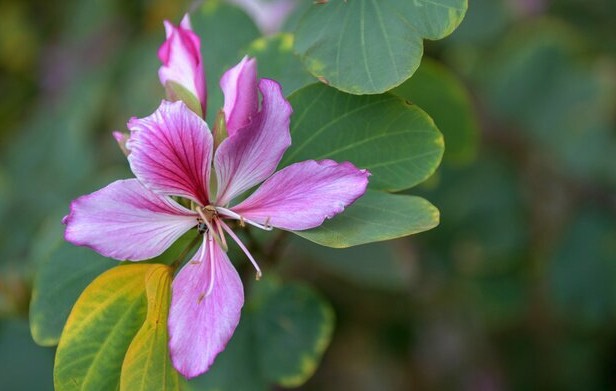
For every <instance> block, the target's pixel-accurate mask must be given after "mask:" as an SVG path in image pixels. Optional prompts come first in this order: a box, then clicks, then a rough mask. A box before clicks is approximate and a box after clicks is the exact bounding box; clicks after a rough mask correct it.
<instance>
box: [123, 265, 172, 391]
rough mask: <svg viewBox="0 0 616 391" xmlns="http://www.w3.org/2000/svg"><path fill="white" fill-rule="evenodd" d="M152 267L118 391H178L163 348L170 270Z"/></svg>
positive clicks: (162, 266) (166, 351)
mask: <svg viewBox="0 0 616 391" xmlns="http://www.w3.org/2000/svg"><path fill="white" fill-rule="evenodd" d="M152 266H153V267H152V268H150V269H149V270H148V272H147V274H146V276H145V290H146V296H147V300H148V312H147V316H146V319H145V322H144V323H143V326H142V327H141V329H140V330H139V332H138V333H137V335H136V336H135V338H134V339H133V342H131V344H130V346H129V348H128V352H126V356H125V357H124V363H123V364H122V375H121V378H120V391H140V390H143V391H148V390H179V389H180V386H179V377H178V373H177V372H176V371H175V369H173V367H172V366H171V361H170V359H169V349H168V344H167V341H168V332H167V315H168V314H169V304H170V301H171V294H170V289H171V277H172V269H171V268H170V267H169V266H166V265H160V264H157V265H152Z"/></svg>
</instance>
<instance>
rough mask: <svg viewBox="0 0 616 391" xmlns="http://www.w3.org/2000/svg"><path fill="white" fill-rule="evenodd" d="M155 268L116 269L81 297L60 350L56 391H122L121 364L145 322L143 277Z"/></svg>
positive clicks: (74, 308) (69, 321)
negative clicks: (120, 384)
mask: <svg viewBox="0 0 616 391" xmlns="http://www.w3.org/2000/svg"><path fill="white" fill-rule="evenodd" d="M155 267H159V265H150V264H129V265H122V266H118V267H115V268H113V269H111V270H108V271H107V272H105V273H103V274H102V275H100V276H99V277H98V278H96V279H95V280H94V281H93V282H92V283H91V284H90V285H89V286H88V287H87V288H86V289H85V290H84V291H83V293H82V294H81V296H80V297H79V299H78V300H77V302H76V303H75V306H74V307H73V310H72V311H71V314H70V315H69V317H68V320H67V322H66V326H65V327H64V331H63V332H62V337H61V338H60V343H59V344H58V350H57V352H56V361H55V367H54V385H55V389H56V390H57V391H66V390H88V391H95V390H101V391H108V390H115V389H118V387H119V382H120V371H121V368H122V361H123V359H124V356H125V354H126V351H127V350H128V347H129V345H130V344H131V341H132V340H133V338H134V337H135V334H136V333H137V331H138V330H139V329H140V328H141V326H142V325H143V322H144V320H145V317H146V297H145V276H146V275H147V274H148V272H149V271H150V269H151V268H155Z"/></svg>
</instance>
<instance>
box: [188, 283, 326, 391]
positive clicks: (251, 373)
mask: <svg viewBox="0 0 616 391" xmlns="http://www.w3.org/2000/svg"><path fill="white" fill-rule="evenodd" d="M333 323H334V315H333V310H332V309H331V307H330V305H329V304H328V303H327V302H326V301H324V300H323V299H322V298H321V296H320V295H318V294H317V293H315V292H314V291H313V290H312V289H310V288H308V287H307V286H304V285H301V284H282V283H280V282H278V281H277V280H274V279H272V278H265V279H263V280H261V281H259V282H257V283H255V285H254V290H253V292H251V295H250V297H249V299H248V300H247V302H246V306H245V310H244V313H243V314H242V320H241V322H240V325H239V326H238V328H237V330H236V331H235V334H234V335H233V338H232V339H231V341H230V342H229V344H228V345H227V348H226V349H225V350H224V351H223V352H222V353H221V354H220V355H219V356H218V357H217V358H216V361H215V362H214V365H213V366H212V367H211V368H210V370H209V371H208V372H207V373H206V374H204V375H203V376H201V377H198V378H196V379H194V380H192V381H191V382H190V383H189V387H190V388H191V389H194V390H221V391H226V390H229V391H257V390H266V389H268V385H271V384H278V385H281V386H285V387H297V386H299V385H301V384H303V383H304V382H305V381H306V380H307V379H308V378H309V377H310V376H312V374H313V373H314V371H315V369H316V368H317V366H318V363H319V361H320V360H321V357H322V355H323V353H324V351H325V349H326V348H327V346H328V345H329V341H330V339H331V336H332V331H333ZM238 373H239V374H241V376H238Z"/></svg>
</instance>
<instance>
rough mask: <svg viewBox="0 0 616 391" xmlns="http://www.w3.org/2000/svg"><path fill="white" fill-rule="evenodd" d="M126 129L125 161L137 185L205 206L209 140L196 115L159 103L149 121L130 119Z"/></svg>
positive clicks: (176, 104) (181, 106)
mask: <svg viewBox="0 0 616 391" xmlns="http://www.w3.org/2000/svg"><path fill="white" fill-rule="evenodd" d="M128 128H129V129H130V130H131V136H130V139H129V140H128V142H127V144H126V146H127V147H128V149H129V150H130V152H131V153H130V155H128V161H129V163H130V167H131V169H132V170H133V173H134V174H135V176H136V177H137V179H139V180H140V181H141V183H143V184H144V185H145V186H146V187H147V188H149V189H150V190H152V191H154V192H156V193H159V194H162V195H174V196H181V197H185V198H189V199H192V200H194V201H196V202H198V203H200V204H201V205H207V204H208V190H207V189H208V184H209V175H210V168H209V167H210V164H211V159H212V148H213V140H212V134H211V132H210V130H209V128H208V127H207V124H206V123H205V122H204V121H203V120H202V119H201V118H200V117H199V116H198V115H197V114H195V113H193V112H192V111H191V110H190V109H189V108H188V107H187V106H186V105H185V104H184V103H183V102H181V101H178V102H173V103H171V102H167V101H163V102H162V103H161V105H160V107H159V108H158V110H156V112H154V114H152V115H150V116H149V117H146V118H141V119H136V118H134V119H131V120H130V121H129V123H128Z"/></svg>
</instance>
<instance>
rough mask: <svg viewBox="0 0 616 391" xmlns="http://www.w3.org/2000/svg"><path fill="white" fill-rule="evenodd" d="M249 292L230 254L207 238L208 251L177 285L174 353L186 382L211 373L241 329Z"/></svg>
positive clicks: (171, 312) (197, 256) (172, 318)
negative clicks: (245, 296) (215, 361)
mask: <svg viewBox="0 0 616 391" xmlns="http://www.w3.org/2000/svg"><path fill="white" fill-rule="evenodd" d="M243 304H244V288H243V286H242V281H241V280H240V277H239V275H238V274H237V271H236V270H235V268H234V267H233V265H232V264H231V262H230V261H229V258H228V257H227V254H226V253H225V252H224V251H223V250H222V249H221V248H220V247H219V246H218V244H217V243H216V242H215V241H214V240H212V238H211V237H209V236H208V235H206V239H205V240H204V243H203V245H202V246H201V248H200V249H199V250H198V251H197V253H196V254H195V257H194V259H193V260H192V261H190V262H188V263H187V264H186V265H184V267H182V269H181V270H180V272H179V273H178V275H177V276H176V277H175V279H174V280H173V285H172V295H171V308H170V310H169V350H170V353H171V361H172V362H173V366H174V367H175V369H177V370H178V371H179V372H180V373H181V374H182V375H184V376H185V377H186V378H192V377H195V376H198V375H200V374H202V373H203V372H205V371H207V370H208V369H209V367H210V366H211V365H212V363H213V362H214V359H215V358H216V356H217V355H218V353H220V352H221V351H222V350H223V349H224V348H225V346H226V345H227V342H229V339H231V336H232V335H233V332H234V331H235V328H236V327H237V325H238V323H239V320H240V313H241V309H242V306H243Z"/></svg>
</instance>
